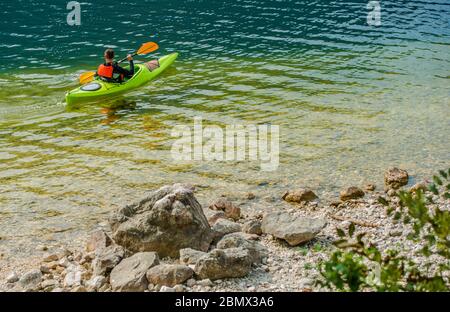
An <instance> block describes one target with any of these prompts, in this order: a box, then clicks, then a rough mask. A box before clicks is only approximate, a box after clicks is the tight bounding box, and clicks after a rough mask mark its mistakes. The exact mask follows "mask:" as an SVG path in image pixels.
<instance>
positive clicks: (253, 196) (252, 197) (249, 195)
mask: <svg viewBox="0 0 450 312" xmlns="http://www.w3.org/2000/svg"><path fill="white" fill-rule="evenodd" d="M245 197H246V198H247V199H248V200H252V199H255V198H256V196H255V194H253V193H252V192H249V193H246V194H245Z"/></svg>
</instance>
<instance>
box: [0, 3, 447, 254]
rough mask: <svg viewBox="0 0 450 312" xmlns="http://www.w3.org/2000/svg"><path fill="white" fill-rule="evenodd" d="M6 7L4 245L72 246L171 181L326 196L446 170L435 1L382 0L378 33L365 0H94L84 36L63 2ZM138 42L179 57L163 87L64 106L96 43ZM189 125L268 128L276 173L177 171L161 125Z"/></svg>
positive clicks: (204, 166)
mask: <svg viewBox="0 0 450 312" xmlns="http://www.w3.org/2000/svg"><path fill="white" fill-rule="evenodd" d="M16 2H19V3H20V2H24V1H14V2H13V1H6V2H4V7H5V11H7V13H9V14H7V15H5V16H6V18H5V19H3V20H2V21H0V24H2V28H1V32H0V42H1V44H0V55H1V56H2V60H4V62H2V63H1V64H0V69H1V71H2V73H1V74H0V185H1V189H0V207H1V208H0V228H1V230H0V237H2V240H0V248H4V249H6V250H9V251H21V250H22V249H25V250H26V248H27V246H28V245H27V244H29V242H30V241H36V240H37V241H46V240H49V239H65V240H71V239H72V238H73V237H74V236H75V235H76V234H77V233H78V232H79V231H84V230H86V229H90V228H91V227H92V226H93V225H94V224H96V223H98V222H99V221H102V220H103V219H104V217H105V215H107V214H108V213H109V212H110V211H111V209H112V208H113V207H114V206H117V205H120V204H123V203H125V202H127V201H129V200H131V199H134V198H136V197H138V196H140V195H141V194H143V193H144V192H145V191H146V190H148V189H152V188H155V187H158V186H160V185H162V184H167V183H173V182H188V183H194V184H196V185H198V186H200V187H199V197H200V199H201V201H203V202H206V201H207V199H209V198H211V197H214V196H217V195H219V194H222V193H228V194H230V193H235V194H240V193H242V192H245V191H252V192H254V193H256V194H257V195H259V197H260V198H262V197H265V196H277V197H279V196H280V193H281V192H282V190H284V189H286V188H291V187H295V186H300V185H308V186H310V187H312V188H314V189H316V190H318V193H319V194H321V196H323V197H325V196H332V195H335V194H336V192H337V191H338V190H339V188H340V187H342V186H344V185H349V184H352V185H361V184H363V183H365V182H375V183H377V184H378V186H379V187H381V185H382V171H383V170H384V169H385V168H386V167H388V166H390V165H398V166H402V167H405V168H407V169H408V170H409V171H410V172H411V173H412V174H413V175H414V177H415V178H416V179H420V178H422V177H424V176H428V175H430V173H432V172H434V171H435V169H438V168H439V169H440V168H446V167H448V163H449V157H448V150H449V149H450V146H449V143H448V136H449V134H450V125H449V119H448V116H449V112H450V110H449V109H450V105H449V104H450V103H449V102H450V101H449V94H450V84H449V82H450V81H449V77H450V76H449V70H450V59H449V58H450V57H449V53H448V51H449V45H450V26H449V24H448V20H447V17H448V16H449V13H450V5H449V4H448V3H447V2H446V1H433V2H432V3H431V2H428V1H414V2H412V1H383V2H382V10H383V11H382V12H383V18H382V25H381V26H380V27H369V26H367V25H366V24H365V16H366V13H367V12H366V4H367V2H366V1H339V2H338V1H335V2H330V1H249V0H246V1H194V2H184V1H164V2H156V1H139V2H136V3H123V4H118V3H114V4H111V2H110V1H96V2H95V3H85V4H82V7H83V10H84V12H83V16H82V26H80V28H68V27H67V26H66V25H65V24H64V23H63V21H64V20H65V5H66V1H56V2H57V4H48V5H46V4H45V3H46V2H45V1H40V3H39V4H37V3H30V4H29V5H28V6H26V8H27V9H26V10H25V9H22V10H23V11H20V10H19V9H18V8H19V7H21V6H20V5H15V3H16ZM53 2H54V1H52V3H53ZM27 3H28V2H27ZM43 8H44V9H45V12H46V13H47V14H45V15H44V14H39V12H41V11H42V9H43ZM105 8H107V9H108V10H109V11H110V12H111V14H110V16H111V18H110V17H109V16H106V17H105V15H104V14H99V12H103V10H104V9H105ZM30 10H31V12H34V13H35V14H33V15H32V18H30V17H29V15H30V14H29V12H30ZM9 16H11V17H10V18H9ZM13 17H14V18H13ZM149 17H151V18H149ZM111 19H114V20H111ZM148 40H154V41H157V42H158V43H159V44H160V46H161V50H160V51H159V52H158V53H157V55H163V54H166V53H169V52H172V51H179V52H181V55H180V58H179V59H178V60H177V62H176V63H175V66H174V67H173V68H170V69H169V70H167V71H166V72H165V73H164V74H163V75H162V76H161V78H160V79H158V80H156V81H154V82H152V83H151V84H150V85H148V86H146V87H144V88H141V89H139V90H137V91H135V92H132V93H129V94H128V95H126V96H124V97H122V98H120V99H115V100H113V101H109V102H102V103H98V104H95V105H80V106H77V107H64V106H63V104H64V103H63V99H64V93H65V92H66V91H67V90H69V89H71V88H74V87H75V86H76V77H77V75H78V74H80V73H81V72H82V71H83V70H89V69H91V68H93V67H95V65H96V64H97V63H98V62H99V56H100V55H101V53H102V52H103V49H104V47H105V46H106V45H115V46H117V47H119V48H117V50H118V54H120V55H122V54H126V53H127V52H128V51H129V50H130V49H133V48H134V47H137V46H139V45H140V43H142V42H144V41H148ZM149 57H150V58H153V57H154V55H150V56H149ZM141 60H144V58H141ZM195 116H201V117H202V119H203V122H204V124H216V125H219V126H224V125H226V124H260V123H271V124H278V125H279V126H280V130H281V138H280V149H281V155H280V161H281V164H280V167H279V169H278V170H277V171H275V172H270V173H267V172H261V171H260V166H259V165H260V164H259V162H239V163H234V162H233V163H217V162H204V163H183V164H180V163H174V162H173V161H172V160H171V157H170V148H171V144H172V142H173V138H171V136H170V132H171V129H172V127H173V126H174V125H177V124H187V125H190V126H192V124H193V118H194V117H195ZM326 192H328V193H326ZM260 205H261V207H264V206H265V205H268V203H267V202H265V201H264V200H262V201H261V203H260ZM18 238H21V239H20V240H19V239H18ZM31 238H33V239H34V240H31Z"/></svg>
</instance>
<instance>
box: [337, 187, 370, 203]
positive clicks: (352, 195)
mask: <svg viewBox="0 0 450 312" xmlns="http://www.w3.org/2000/svg"><path fill="white" fill-rule="evenodd" d="M364 195H366V194H365V193H364V191H363V190H362V189H360V188H359V187H356V186H350V187H349V188H346V189H345V190H342V191H341V193H340V199H341V200H342V201H347V200H350V199H357V198H361V197H364Z"/></svg>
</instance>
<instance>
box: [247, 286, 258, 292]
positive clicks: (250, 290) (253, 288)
mask: <svg viewBox="0 0 450 312" xmlns="http://www.w3.org/2000/svg"><path fill="white" fill-rule="evenodd" d="M247 290H248V291H249V292H254V291H255V290H256V288H255V286H250V287H249V288H247Z"/></svg>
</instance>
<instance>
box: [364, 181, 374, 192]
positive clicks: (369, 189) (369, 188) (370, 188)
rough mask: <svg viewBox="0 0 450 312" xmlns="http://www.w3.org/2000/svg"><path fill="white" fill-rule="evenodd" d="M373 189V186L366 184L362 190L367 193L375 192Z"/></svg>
mask: <svg viewBox="0 0 450 312" xmlns="http://www.w3.org/2000/svg"><path fill="white" fill-rule="evenodd" d="M375 188H376V187H375V184H371V183H369V184H366V186H364V189H365V190H366V191H369V192H373V191H375Z"/></svg>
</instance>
